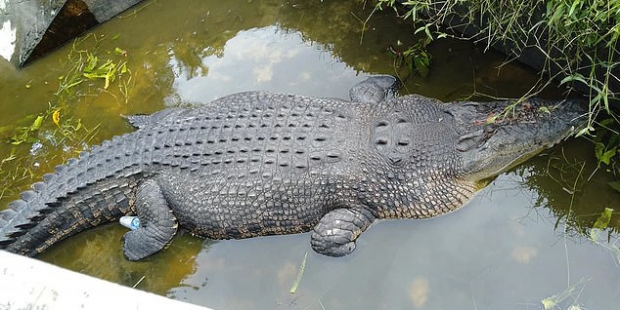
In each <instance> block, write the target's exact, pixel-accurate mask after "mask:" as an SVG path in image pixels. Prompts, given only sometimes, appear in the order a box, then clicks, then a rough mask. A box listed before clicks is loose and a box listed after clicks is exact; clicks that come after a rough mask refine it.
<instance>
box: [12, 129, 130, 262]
mask: <svg viewBox="0 0 620 310" xmlns="http://www.w3.org/2000/svg"><path fill="white" fill-rule="evenodd" d="M137 136H139V135H137V132H136V133H130V134H126V135H123V136H117V137H114V139H112V140H109V141H105V142H104V143H103V144H102V145H101V146H94V147H92V149H91V150H90V151H89V152H82V153H81V154H80V156H79V157H78V158H73V159H70V160H68V162H67V164H65V165H60V166H57V167H56V169H55V171H54V172H53V173H48V174H46V175H44V176H43V181H41V182H37V183H34V184H32V186H31V189H30V190H27V191H24V192H22V193H21V194H20V199H18V200H15V201H13V202H11V203H9V205H8V208H7V209H6V210H3V211H0V249H6V250H9V251H11V252H16V253H20V254H29V255H35V254H37V253H38V252H41V251H42V250H43V248H42V245H46V244H47V246H49V245H51V244H53V243H55V242H56V241H59V240H60V239H62V238H65V237H67V236H69V235H72V234H75V233H77V232H78V231H81V230H83V229H85V228H88V227H92V226H94V225H97V224H99V223H103V222H107V221H109V220H113V219H115V218H117V217H118V216H120V215H122V213H126V212H128V208H129V203H128V199H127V198H128V195H129V194H130V190H131V187H132V186H131V185H132V184H131V183H132V182H136V181H135V180H134V179H136V177H135V176H136V175H137V174H139V173H140V172H141V160H140V158H139V156H137V154H138V153H137V152H138V151H137V149H138V148H137V146H138V145H137V143H138V142H137V141H138V140H139V139H137ZM59 237H60V238H59ZM56 239H58V240H56ZM47 246H45V247H47ZM37 248H38V249H39V250H36V251H35V249H37Z"/></svg>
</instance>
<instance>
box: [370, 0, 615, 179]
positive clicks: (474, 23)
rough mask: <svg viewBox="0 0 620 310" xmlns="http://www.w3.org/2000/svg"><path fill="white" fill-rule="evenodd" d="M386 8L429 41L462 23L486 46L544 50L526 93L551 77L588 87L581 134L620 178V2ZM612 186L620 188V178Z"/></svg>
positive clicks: (474, 1) (454, 1)
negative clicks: (536, 78)
mask: <svg viewBox="0 0 620 310" xmlns="http://www.w3.org/2000/svg"><path fill="white" fill-rule="evenodd" d="M398 3H401V4H402V6H399V5H397V4H398ZM385 7H393V8H394V9H395V10H396V11H397V12H398V13H399V14H400V16H401V17H402V18H404V19H411V20H413V21H414V22H415V23H416V25H418V26H417V30H416V31H415V32H416V33H425V34H426V37H427V38H428V39H430V40H436V39H439V38H442V37H446V36H448V35H449V34H447V33H446V31H445V30H443V29H445V28H442V27H443V25H445V24H448V23H450V22H452V23H454V22H455V21H456V22H457V23H463V24H467V26H468V27H469V29H474V30H475V31H476V34H474V35H473V36H472V37H471V39H472V40H474V41H475V42H477V43H479V44H484V45H485V46H486V47H487V48H490V47H491V46H493V45H501V46H503V47H505V48H507V49H509V50H511V51H513V53H514V56H519V55H521V53H522V52H524V51H526V50H528V51H532V50H534V51H536V52H537V53H539V54H540V55H542V56H544V59H545V61H544V67H543V69H542V71H541V74H540V76H541V78H540V81H539V83H538V85H536V86H535V87H534V88H532V90H531V92H530V93H529V94H526V95H525V96H524V98H526V97H529V96H534V95H536V94H538V93H539V92H540V91H541V90H542V89H543V88H545V87H546V86H548V85H549V84H550V83H552V82H551V81H553V80H555V81H559V82H560V84H561V85H566V86H570V87H571V88H575V89H578V90H580V91H581V92H585V93H586V94H587V95H588V99H589V114H588V123H587V126H585V128H583V129H582V130H581V131H580V132H579V133H578V135H587V136H590V137H592V140H593V142H594V143H595V155H596V157H597V159H598V161H599V165H600V167H601V168H604V169H606V170H607V171H608V172H610V173H613V174H614V175H615V177H616V179H619V178H620V134H619V128H620V125H619V124H620V118H619V117H618V115H617V114H616V113H617V112H614V109H616V110H617V108H618V107H619V105H618V101H620V93H618V91H619V88H620V76H618V72H620V50H619V48H620V44H619V43H620V42H619V40H618V38H619V37H620V0H536V1H527V0H518V1H490V0H441V1H439V0H418V1H396V0H378V3H377V8H378V9H383V8H385ZM610 186H612V187H613V188H615V189H618V190H620V182H612V183H611V184H610Z"/></svg>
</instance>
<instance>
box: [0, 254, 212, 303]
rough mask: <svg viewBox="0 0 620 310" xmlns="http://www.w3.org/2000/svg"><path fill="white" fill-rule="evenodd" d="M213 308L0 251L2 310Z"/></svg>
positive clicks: (0, 301)
mask: <svg viewBox="0 0 620 310" xmlns="http://www.w3.org/2000/svg"><path fill="white" fill-rule="evenodd" d="M17 309H46V310H66V309H85V310H95V309H101V310H109V309H149V310H150V309H175V310H210V309H209V308H205V307H200V306H196V305H192V304H188V303H184V302H180V301H177V300H172V299H168V298H165V297H162V296H159V295H155V294H151V293H147V292H143V291H139V290H135V289H132V288H128V287H124V286H121V285H119V284H115V283H111V282H107V281H104V280H101V279H97V278H93V277H90V276H87V275H83V274H80V273H77V272H73V271H70V270H66V269H63V268H60V267H57V266H54V265H51V264H48V263H45V262H41V261H38V260H36V259H32V258H28V257H24V256H20V255H15V254H12V253H8V252H5V251H0V310H17Z"/></svg>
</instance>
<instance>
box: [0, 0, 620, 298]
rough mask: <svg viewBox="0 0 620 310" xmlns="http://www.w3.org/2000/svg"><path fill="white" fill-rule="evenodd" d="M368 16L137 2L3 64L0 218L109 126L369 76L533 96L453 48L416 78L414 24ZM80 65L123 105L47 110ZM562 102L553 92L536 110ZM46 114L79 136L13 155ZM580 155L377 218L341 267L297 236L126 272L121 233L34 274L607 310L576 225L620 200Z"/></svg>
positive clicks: (182, 246)
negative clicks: (62, 272) (113, 65)
mask: <svg viewBox="0 0 620 310" xmlns="http://www.w3.org/2000/svg"><path fill="white" fill-rule="evenodd" d="M371 11H372V8H371V7H368V5H367V7H364V6H363V4H362V3H360V2H358V1H275V0H272V1H214V0H212V1H189V0H179V1H145V3H143V4H142V5H141V6H139V7H136V8H135V9H133V10H130V11H129V12H126V13H124V14H122V15H121V16H120V17H119V18H115V19H113V20H112V21H110V22H108V23H106V24H105V25H103V26H101V27H99V28H97V29H95V30H94V31H92V32H91V33H90V34H89V35H88V36H87V37H86V38H84V39H83V40H80V41H79V42H77V43H76V44H74V45H70V46H66V47H64V48H61V49H59V50H57V51H55V52H54V53H53V54H51V55H49V56H48V57H45V58H43V59H41V60H39V61H36V62H35V63H33V64H32V65H30V66H28V67H26V68H24V69H22V70H14V69H12V68H11V67H10V66H9V65H8V64H6V63H0V70H2V72H3V74H2V76H0V90H1V92H2V99H0V100H2V101H1V102H0V106H1V107H2V113H0V127H1V128H4V129H3V131H1V133H2V138H3V140H4V141H3V144H2V147H1V148H0V158H3V159H4V160H3V161H2V164H1V165H0V169H2V171H1V172H0V181H1V182H2V183H1V184H2V199H1V201H0V203H1V204H0V205H2V206H5V205H6V203H8V202H9V201H11V200H12V199H15V198H16V197H17V193H18V192H19V191H21V190H24V189H26V188H27V187H28V185H29V184H30V183H32V182H33V180H39V179H40V177H41V175H42V174H44V173H46V172H49V171H51V170H52V169H53V167H54V166H55V165H57V164H60V163H62V162H63V161H64V160H65V159H66V158H68V157H72V156H75V155H76V154H77V152H79V151H81V150H82V149H85V148H88V146H89V145H92V144H95V143H100V142H101V141H103V140H105V139H109V138H111V137H112V136H114V135H118V134H122V133H125V132H129V131H131V128H130V126H128V125H127V124H126V123H125V122H124V120H123V119H122V118H121V117H119V115H124V114H135V113H149V112H153V111H156V110H159V109H161V108H163V107H166V106H177V105H200V104H204V103H207V102H209V101H210V100H213V99H215V98H218V97H220V96H224V95H227V94H230V93H234V92H239V91H246V90H267V91H275V92H285V93H295V94H303V95H311V96H321V97H338V98H345V99H346V98H347V97H348V90H349V87H350V86H351V85H353V84H355V83H356V82H359V81H361V80H363V79H364V78H366V77H367V76H368V75H372V74H397V75H400V76H401V77H403V78H405V80H406V83H405V88H404V89H403V93H419V94H422V95H425V96H430V97H435V98H439V99H441V100H445V101H452V100H457V99H461V98H467V97H469V96H471V95H472V94H487V95H490V96H496V97H518V96H521V95H523V94H524V93H526V92H527V91H528V90H529V89H530V88H531V87H532V85H533V84H534V83H535V82H536V79H537V77H536V76H535V75H534V74H533V73H532V72H530V71H528V70H527V69H525V68H524V67H522V66H520V65H518V64H516V63H509V64H508V65H501V64H502V62H503V61H504V60H505V58H504V57H503V56H501V55H498V54H495V53H493V52H492V51H490V52H488V53H483V49H484V47H477V46H473V45H471V44H469V43H468V42H464V41H459V40H448V39H446V40H440V41H437V42H435V43H433V44H432V45H431V46H429V50H430V53H431V54H432V57H433V58H432V65H431V67H430V68H429V72H428V74H427V75H426V76H424V77H422V76H419V75H415V74H413V75H410V74H409V73H408V72H407V70H406V68H398V67H397V66H396V63H395V59H394V58H393V57H392V55H391V54H390V53H389V52H388V49H390V48H391V49H392V50H396V51H401V52H402V51H403V50H405V49H406V47H407V46H409V45H411V44H414V43H416V40H415V39H414V38H413V37H412V35H411V33H412V32H413V30H414V27H413V26H412V25H411V24H410V22H403V21H399V20H398V19H396V18H394V14H393V13H392V12H389V11H388V12H375V13H374V14H373V15H372V17H371V18H370V19H369V20H368V22H367V23H366V25H365V27H364V25H363V23H362V22H361V21H360V20H366V18H367V17H368V16H369V15H370V14H371ZM116 48H118V49H119V50H120V51H122V52H117V53H115V52H114V50H115V49H116ZM80 50H89V51H96V52H95V54H96V55H97V56H98V57H99V58H100V60H99V61H100V63H99V64H101V63H102V62H104V61H105V59H112V60H113V61H114V62H120V61H126V63H127V68H129V70H130V71H131V73H130V74H129V75H125V80H124V81H125V82H126V83H127V84H126V85H127V87H126V89H128V90H129V92H128V93H127V94H124V93H123V92H122V91H121V89H122V87H119V86H120V85H122V84H121V82H120V81H115V82H113V83H111V85H110V87H108V88H107V89H104V88H103V87H104V86H103V82H102V81H101V80H98V81H87V82H83V83H81V84H80V85H78V86H76V87H74V88H72V90H71V92H69V93H61V94H59V95H57V94H56V92H57V91H58V89H59V83H60V82H61V81H62V80H61V79H59V78H60V77H63V76H66V74H67V72H68V71H69V70H70V69H71V68H72V67H73V65H74V64H75V61H76V56H77V55H79V51H80ZM117 54H120V55H117ZM128 77H131V79H129V78H128ZM563 91H564V90H563V89H557V88H554V87H550V88H549V89H548V90H547V91H546V92H545V93H543V94H542V96H543V97H547V98H561V97H562V96H563ZM478 97H480V96H478ZM56 110H58V111H59V115H60V121H59V124H61V125H63V126H65V127H64V128H67V127H66V126H68V125H71V126H74V128H75V127H77V126H76V124H78V123H79V124H80V126H79V127H80V128H79V129H78V130H77V133H75V134H73V133H71V131H70V132H69V133H66V134H62V133H59V128H60V127H62V126H59V125H56V124H55V123H54V122H53V118H52V117H51V116H48V117H46V118H45V120H44V121H43V123H42V125H41V128H40V129H39V130H37V131H33V132H32V133H30V134H29V135H28V136H29V137H31V139H28V141H24V142H23V143H21V144H19V145H12V144H10V143H9V142H7V141H9V140H10V138H11V137H12V136H14V135H15V132H16V131H15V128H16V127H19V126H21V127H28V126H30V125H31V124H32V123H33V122H34V121H35V120H36V117H37V116H38V115H44V113H46V111H48V113H49V112H53V111H56ZM78 120H79V122H78ZM35 141H38V142H39V143H40V144H38V143H36V142H35ZM587 144H588V142H587V141H585V140H572V141H570V142H566V143H563V144H561V145H560V146H558V147H556V148H554V149H552V150H549V151H548V152H546V153H545V154H543V155H541V156H539V157H536V158H534V159H532V160H530V161H528V162H527V163H525V164H524V165H522V166H520V167H519V168H517V169H514V170H513V171H511V172H509V173H506V174H503V175H501V176H499V177H498V178H497V179H496V180H494V181H493V182H492V183H491V184H490V186H488V187H486V188H485V189H484V190H482V191H481V192H480V193H479V194H478V195H477V196H476V197H475V198H474V199H473V200H472V201H471V202H470V203H469V204H468V205H467V206H466V207H465V208H462V209H461V210H459V211H457V212H454V213H452V214H449V215H446V216H442V217H439V218H434V219H428V220H396V221H381V222H379V223H377V224H375V225H373V226H372V227H371V228H370V229H369V230H368V231H367V232H365V233H364V234H363V235H362V237H361V238H360V239H359V241H358V249H357V250H356V251H355V252H354V253H353V254H352V255H349V256H347V257H344V258H330V257H324V256H321V255H318V254H316V253H314V252H313V251H312V249H311V248H310V243H309V239H310V236H309V234H299V235H290V236H276V237H262V238H255V239H249V240H238V241H210V240H202V239H198V238H194V237H192V236H190V235H188V234H181V235H180V236H178V237H177V238H175V240H174V242H173V243H172V245H171V246H170V248H168V249H167V250H165V251H163V252H161V253H159V254H157V255H154V256H153V257H150V258H148V259H146V261H144V262H138V263H133V262H128V261H126V260H125V259H124V258H123V256H122V251H121V243H120V238H121V237H122V235H123V234H124V233H125V232H126V229H124V228H122V227H120V225H118V224H111V225H106V226H102V227H99V228H97V229H93V230H90V231H88V232H85V233H82V234H79V235H78V236H76V237H73V238H70V239H69V240H67V241H66V242H62V243H61V244H59V245H57V246H55V247H53V249H51V250H50V251H48V252H46V253H45V254H44V255H41V256H40V259H43V260H45V261H48V262H51V263H54V264H57V265H60V266H63V267H66V268H69V269H72V270H77V271H80V272H83V273H86V274H91V275H94V276H96V277H100V278H104V279H108V280H111V281H114V282H118V283H122V284H124V285H128V286H135V287H137V288H139V289H143V290H147V291H151V292H155V293H158V294H162V295H166V296H169V297H171V298H176V299H180V300H186V301H188V302H191V303H196V304H200V305H205V306H208V307H212V308H215V309H541V308H542V304H541V300H543V299H545V298H548V297H551V296H565V298H563V299H561V300H560V299H558V306H557V307H555V308H553V309H567V308H568V307H569V306H571V305H579V307H581V308H580V309H615V307H616V305H617V304H618V303H620V270H619V267H618V264H619V263H620V261H619V257H618V253H617V252H614V251H616V250H615V249H617V247H618V246H619V244H618V241H617V228H618V227H620V223H619V221H618V217H617V216H614V217H612V221H611V223H610V226H612V227H613V229H610V230H609V232H608V233H609V235H608V240H605V242H603V243H602V244H596V243H594V242H591V241H590V240H589V237H588V228H589V227H591V225H592V223H593V222H594V221H595V220H596V218H597V217H598V215H599V214H600V213H601V212H602V210H603V209H604V208H605V207H612V208H616V209H617V208H618V201H620V200H619V198H620V197H619V195H618V194H617V193H614V192H613V191H610V190H609V188H608V186H607V184H606V182H608V181H610V177H609V176H608V175H607V174H606V173H605V171H604V169H599V170H598V172H596V173H594V174H593V171H595V170H596V162H595V161H594V159H593V158H592V156H591V154H590V152H591V151H590V150H589V148H587V147H586V146H587ZM606 237H607V236H606ZM306 253H307V261H306V267H305V270H304V272H303V275H302V278H301V282H300V283H299V287H298V288H297V291H296V293H295V294H291V293H290V292H289V290H290V289H291V287H292V286H293V284H294V282H295V279H296V277H297V274H298V272H299V269H300V265H301V263H302V261H303V259H304V256H305V255H306ZM42 276H44V275H42Z"/></svg>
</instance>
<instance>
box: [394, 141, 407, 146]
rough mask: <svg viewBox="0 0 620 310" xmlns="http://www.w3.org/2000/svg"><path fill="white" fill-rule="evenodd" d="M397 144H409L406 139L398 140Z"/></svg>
mask: <svg viewBox="0 0 620 310" xmlns="http://www.w3.org/2000/svg"><path fill="white" fill-rule="evenodd" d="M397 145H398V146H407V145H409V141H407V140H400V141H398V143H397Z"/></svg>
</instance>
